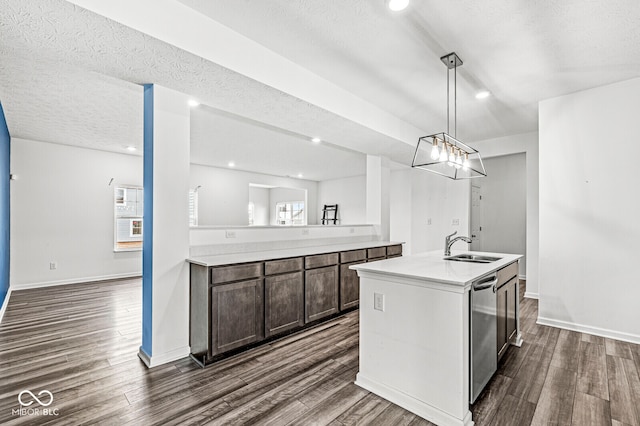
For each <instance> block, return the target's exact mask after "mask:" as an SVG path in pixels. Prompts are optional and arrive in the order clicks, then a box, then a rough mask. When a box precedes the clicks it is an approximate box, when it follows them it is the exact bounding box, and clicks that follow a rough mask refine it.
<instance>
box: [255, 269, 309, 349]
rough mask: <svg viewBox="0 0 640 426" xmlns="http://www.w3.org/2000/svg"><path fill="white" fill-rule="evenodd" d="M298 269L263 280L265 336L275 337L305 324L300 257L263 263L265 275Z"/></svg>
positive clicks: (302, 275)
mask: <svg viewBox="0 0 640 426" xmlns="http://www.w3.org/2000/svg"><path fill="white" fill-rule="evenodd" d="M296 269H297V270H298V271H297V272H289V273H285V274H281V275H274V276H268V277H266V278H265V279H264V296H265V300H264V323H265V331H264V333H265V337H271V336H275V335H277V334H280V333H284V332H286V331H289V330H292V329H295V328H298V327H302V326H303V325H304V274H303V273H302V271H300V269H302V258H298V259H293V260H287V261H286V263H285V261H276V262H266V263H265V274H267V273H270V272H271V273H272V272H274V271H280V270H282V271H285V272H286V271H289V270H296Z"/></svg>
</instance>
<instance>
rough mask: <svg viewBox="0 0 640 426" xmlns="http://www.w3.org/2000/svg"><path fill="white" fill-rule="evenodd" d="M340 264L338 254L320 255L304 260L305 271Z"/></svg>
mask: <svg viewBox="0 0 640 426" xmlns="http://www.w3.org/2000/svg"><path fill="white" fill-rule="evenodd" d="M337 264H338V253H329V254H318V255H316V256H307V257H305V258H304V267H305V269H313V268H321V267H323V266H331V265H337Z"/></svg>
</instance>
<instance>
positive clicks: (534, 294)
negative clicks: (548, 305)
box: [524, 291, 540, 299]
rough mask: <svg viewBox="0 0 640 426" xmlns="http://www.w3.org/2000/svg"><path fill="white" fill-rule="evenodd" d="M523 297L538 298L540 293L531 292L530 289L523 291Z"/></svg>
mask: <svg viewBox="0 0 640 426" xmlns="http://www.w3.org/2000/svg"><path fill="white" fill-rule="evenodd" d="M524 297H526V298H527V299H539V298H540V295H539V294H538V293H533V292H531V291H525V292H524Z"/></svg>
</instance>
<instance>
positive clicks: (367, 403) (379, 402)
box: [336, 393, 391, 426]
mask: <svg viewBox="0 0 640 426" xmlns="http://www.w3.org/2000/svg"><path fill="white" fill-rule="evenodd" d="M389 405H391V403H390V402H389V401H387V400H386V399H382V398H380V397H379V396H377V395H374V394H372V393H370V394H369V395H367V396H365V397H364V398H362V399H361V400H360V401H358V402H357V403H356V404H354V405H353V406H352V407H351V408H349V409H348V410H346V411H345V412H344V413H342V414H341V415H340V416H339V417H338V418H337V419H336V420H337V421H338V422H339V423H340V424H342V425H344V426H354V425H357V424H372V423H373V419H375V418H376V417H377V416H378V415H379V414H380V413H382V412H383V411H384V410H385V409H387V407H389Z"/></svg>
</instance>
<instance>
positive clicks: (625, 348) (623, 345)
mask: <svg viewBox="0 0 640 426" xmlns="http://www.w3.org/2000/svg"><path fill="white" fill-rule="evenodd" d="M604 344H605V347H606V350H607V355H613V356H617V357H619V358H627V359H633V352H632V351H631V344H629V343H627V342H623V341H620V340H613V339H604Z"/></svg>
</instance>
